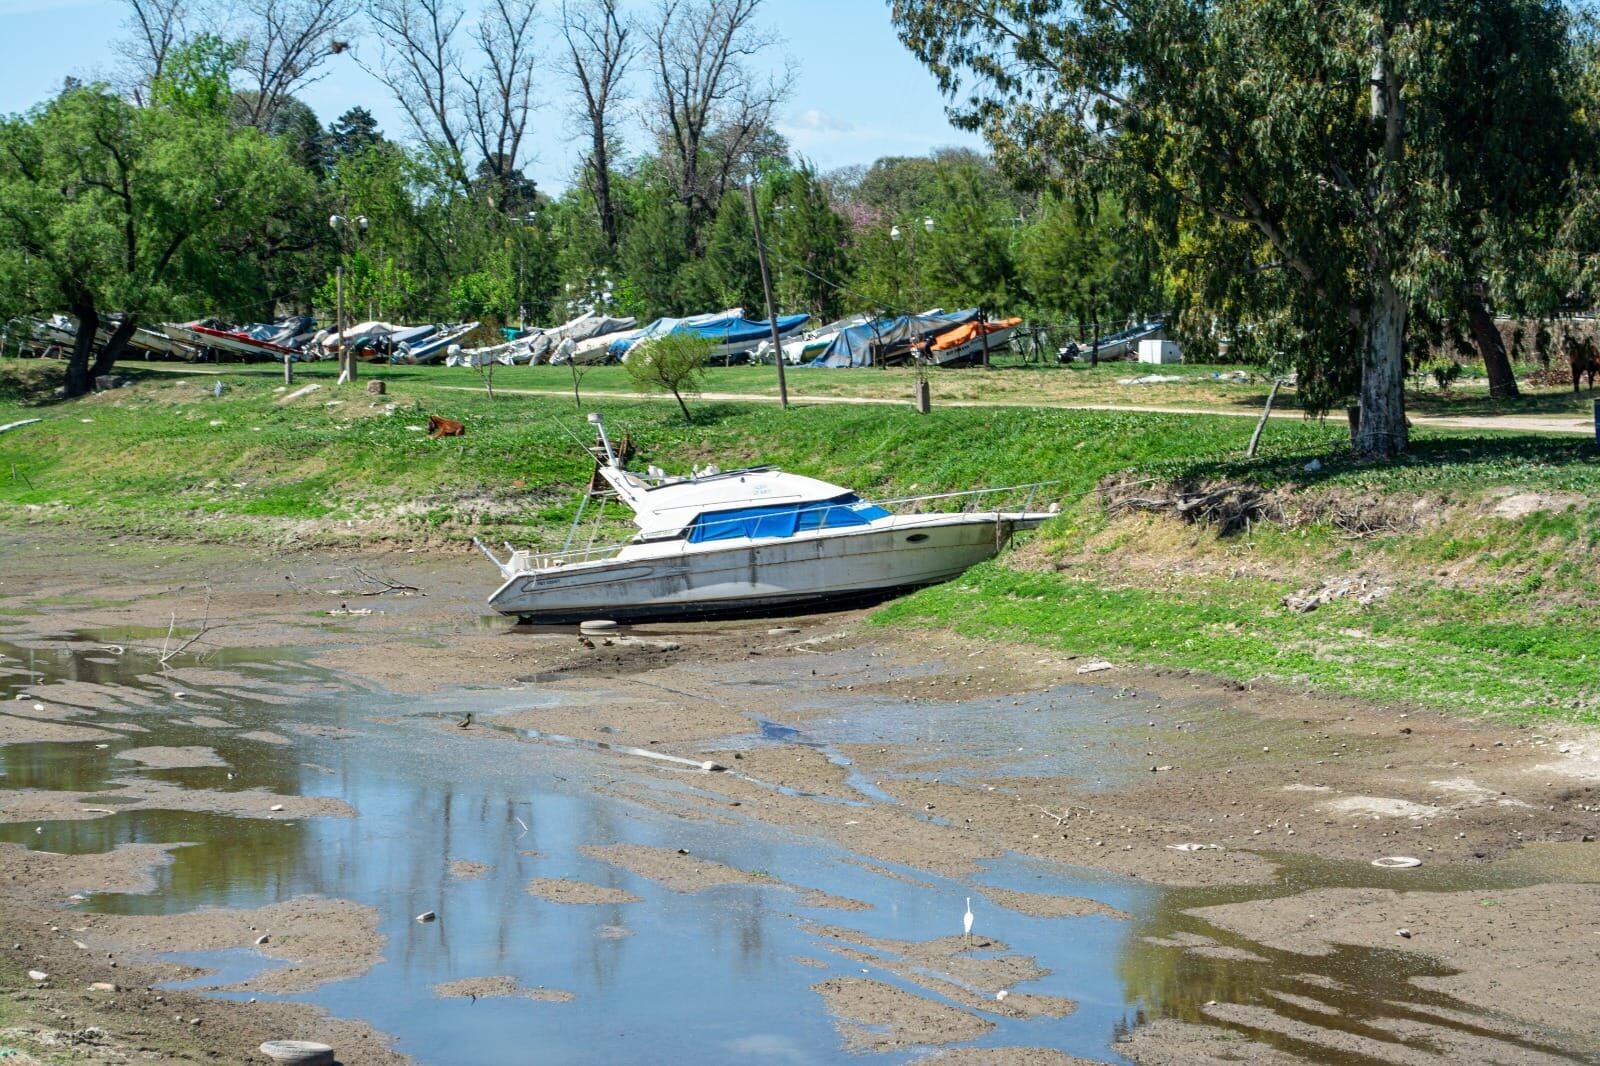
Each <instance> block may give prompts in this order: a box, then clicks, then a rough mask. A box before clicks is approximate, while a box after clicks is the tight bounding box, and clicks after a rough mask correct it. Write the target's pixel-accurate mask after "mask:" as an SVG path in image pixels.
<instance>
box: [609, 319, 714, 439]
mask: <svg viewBox="0 0 1600 1066" xmlns="http://www.w3.org/2000/svg"><path fill="white" fill-rule="evenodd" d="M712 347H713V346H712V344H711V342H710V341H708V340H706V339H705V338H704V337H697V336H695V335H694V334H692V333H669V334H667V335H666V336H664V337H658V338H657V339H655V340H653V341H651V342H649V343H648V344H644V345H641V346H640V347H638V348H635V349H634V351H633V353H632V354H631V355H629V356H628V361H627V363H626V364H624V365H625V366H627V368H628V377H629V378H630V379H632V381H633V384H634V385H635V386H636V387H637V388H640V389H651V390H656V391H660V392H670V393H672V398H673V399H674V400H677V401H678V407H679V408H680V409H682V411H683V420H684V421H685V422H693V421H694V418H693V417H692V416H691V415H690V414H689V405H688V404H686V403H684V402H683V395H684V393H686V392H687V393H696V392H699V391H700V383H701V382H702V381H703V380H704V379H705V373H706V366H707V365H708V364H709V363H710V361H711V349H712Z"/></svg>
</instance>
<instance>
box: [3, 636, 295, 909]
mask: <svg viewBox="0 0 1600 1066" xmlns="http://www.w3.org/2000/svg"><path fill="white" fill-rule="evenodd" d="M90 636H91V635H87V634H74V635H72V636H70V637H67V638H62V639H70V640H73V641H74V642H75V643H76V644H78V645H79V646H78V647H73V648H51V649H46V650H42V651H41V650H31V651H30V649H27V648H21V647H18V646H16V645H12V644H6V643H0V655H5V656H7V657H8V660H9V662H10V663H12V664H15V663H21V664H23V669H21V670H8V671H7V672H6V673H5V674H4V675H0V677H3V682H0V698H3V699H5V700H7V701H9V700H12V699H14V698H15V696H16V695H17V694H18V693H20V692H24V691H27V692H29V693H30V694H33V695H36V696H37V698H38V700H39V702H42V703H44V704H45V705H46V706H47V707H72V706H83V704H81V703H77V704H75V703H73V702H72V700H73V699H76V700H79V701H81V700H83V699H85V697H86V695H87V696H91V697H92V696H93V693H88V694H84V693H78V692H72V693H69V695H70V697H71V698H70V699H62V698H57V697H54V696H52V695H51V693H50V686H51V685H56V684H60V683H62V682H74V683H81V684H88V685H95V686H97V687H99V688H100V689H101V690H103V691H104V692H105V693H106V694H107V697H108V699H109V700H111V701H113V702H110V703H109V705H108V703H107V702H105V701H99V700H97V701H95V705H94V706H88V707H86V709H89V710H94V711H97V712H99V713H98V714H97V715H77V716H72V717H70V718H66V719H64V720H65V721H66V722H67V723H68V724H73V725H82V726H87V727H91V728H92V727H95V726H96V725H98V724H99V723H100V722H104V721H107V720H127V721H130V722H133V723H135V724H137V725H140V726H142V727H144V728H145V729H146V730H147V732H143V733H134V734H128V735H123V734H119V735H118V737H117V739H115V740H108V741H105V742H104V743H106V744H107V745H108V747H106V748H104V749H102V748H98V747H96V746H95V745H94V744H91V743H72V744H61V743H50V744H13V745H6V746H0V767H3V768H4V770H5V775H6V776H5V784H6V786H7V787H9V788H30V789H39V790H42V791H66V792H88V793H90V795H89V796H86V797H84V798H83V801H82V806H89V807H102V808H109V809H112V810H115V809H116V808H117V806H118V804H119V801H121V799H122V797H120V796H119V795H118V793H119V791H120V790H121V789H122V787H123V786H122V784H121V782H123V781H127V782H139V781H160V782H165V783H167V784H169V785H174V786H177V787H181V788H186V789H216V790H221V791H239V790H245V789H253V788H260V789H265V790H267V791H270V792H273V793H281V794H285V795H297V794H301V793H305V792H309V791H312V790H309V789H306V788H305V787H304V786H305V784H306V780H305V779H306V776H307V774H308V773H309V772H310V771H307V770H306V768H305V767H304V766H302V765H301V764H300V762H299V761H298V758H299V756H298V755H297V753H296V752H295V751H294V750H293V748H291V747H286V746H285V747H280V746H277V745H271V744H264V743H261V742H259V741H250V740H241V739H239V738H238V736H237V733H238V732H239V731H242V730H246V729H248V728H250V725H249V724H248V720H249V719H263V718H270V717H272V709H271V707H270V706H269V705H266V704H262V703H257V702H252V701H250V700H249V699H248V698H247V697H242V696H241V695H240V694H239V691H238V690H237V689H234V688H232V687H231V686H230V687H229V688H228V689H226V690H220V689H217V688H216V687H214V686H209V685H206V684H204V683H185V684H184V685H183V686H182V688H183V690H184V691H186V692H187V693H188V695H189V697H190V698H189V699H187V700H185V701H183V702H181V703H180V702H179V701H178V700H177V699H176V698H175V697H174V696H173V691H174V688H175V686H174V682H173V681H172V680H171V679H170V678H168V677H165V676H163V675H162V673H161V671H160V666H159V663H157V662H156V658H155V656H154V655H153V654H149V653H143V652H138V651H134V650H131V649H130V650H128V651H126V652H125V653H124V654H123V655H120V656H117V655H114V654H112V653H111V652H109V651H107V650H105V648H104V647H103V646H102V645H104V644H105V643H107V641H108V640H109V638H108V637H107V636H106V635H105V634H95V635H92V639H88V638H89V637H90ZM85 644H87V646H83V645H85ZM233 658H234V659H236V660H238V661H237V662H236V664H235V667H236V671H237V672H235V673H230V674H226V675H222V676H224V677H227V678H228V679H229V680H230V681H237V682H238V683H240V684H241V685H243V686H246V687H255V686H259V687H260V688H261V689H262V690H263V694H267V693H270V691H271V690H272V689H274V688H276V686H277V685H278V684H279V683H287V684H290V685H292V684H295V683H296V682H298V681H300V680H303V678H302V677H301V676H300V674H301V673H303V672H302V671H299V670H297V669H296V668H295V667H294V666H293V665H292V664H285V663H281V662H278V661H277V659H278V658H281V656H277V655H276V654H275V653H259V654H255V655H236V656H233ZM246 664H249V665H246ZM212 665H213V666H215V665H218V664H216V663H213V664H212ZM257 674H261V675H266V676H270V677H273V678H274V680H271V681H268V680H266V679H265V677H257V676H255V675H257ZM118 693H123V694H125V698H126V702H125V704H123V705H118V704H117V703H116V702H114V701H115V699H116V695H117V694H118ZM219 714H226V715H227V719H228V720H229V721H230V722H232V723H234V724H236V725H238V726H239V730H231V729H214V728H213V729H205V728H201V727H195V726H191V725H187V724H184V720H186V719H189V718H192V717H194V716H195V715H211V716H216V715H219ZM175 719H176V720H178V721H176V722H175V721H174V720H175ZM52 720H63V719H56V718H54V717H53V716H52ZM153 746H204V747H211V748H214V749H216V751H217V753H218V754H219V755H220V756H221V757H222V758H223V759H224V760H226V761H227V762H228V764H229V768H227V769H219V768H188V769H179V770H164V771H161V770H141V769H140V768H139V766H138V765H137V764H136V763H133V762H130V761H127V760H121V759H118V758H116V755H117V752H118V751H120V750H124V749H127V748H133V747H153ZM230 773H231V774H232V779H231V780H230V779H229V775H230ZM36 828H42V829H43V830H44V831H43V832H42V833H40V832H36V831H35V829H36ZM314 838H315V834H314V832H312V831H311V830H310V829H309V828H308V827H307V825H306V824H305V823H304V822H303V821H299V820H297V821H294V822H288V821H284V820H276V819H259V818H242V817H232V816H228V815H223V814H217V813H211V812H205V811H176V810H154V809H152V810H130V811H127V812H126V813H117V814H111V815H97V816H94V817H91V818H87V819H84V820H78V821H72V820H66V821H54V822H45V823H42V824H37V825H36V824H35V823H32V822H30V823H28V824H26V825H17V824H13V825H4V826H0V840H5V841H12V842H17V843H22V844H25V845H26V846H28V847H30V848H34V849H36V850H43V851H52V852H57V853H60V854H69V855H70V854H86V853H102V852H107V851H111V850H113V849H114V848H117V847H119V846H120V845H123V844H130V843H144V844H186V845H189V846H186V847H182V848H178V849H177V850H176V851H175V852H174V853H173V862H172V863H171V864H170V865H168V866H166V867H163V868H161V869H159V870H157V871H156V873H155V877H156V882H157V885H158V890H157V891H156V892H153V893H149V894H144V895H127V896H120V895H119V896H105V897H101V898H99V899H97V900H96V901H95V904H94V905H95V908H96V909H97V910H103V911H106V912H109V913H174V912H178V911H185V910H190V909H193V908H194V907H197V906H204V905H226V904H239V905H247V906H254V905H258V904H261V903H266V902H272V901H274V900H278V899H283V898H287V897H288V896H291V895H293V894H295V893H296V892H297V891H306V890H308V886H311V885H313V884H316V883H320V882H321V880H322V874H323V872H324V871H322V870H321V866H322V863H323V861H324V859H323V854H322V852H321V850H320V849H319V848H317V847H315V846H313V845H312V841H313V840H314Z"/></svg>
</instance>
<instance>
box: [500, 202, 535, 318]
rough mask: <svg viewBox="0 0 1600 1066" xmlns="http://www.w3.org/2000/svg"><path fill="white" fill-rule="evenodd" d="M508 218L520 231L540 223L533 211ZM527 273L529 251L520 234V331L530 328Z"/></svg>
mask: <svg viewBox="0 0 1600 1066" xmlns="http://www.w3.org/2000/svg"><path fill="white" fill-rule="evenodd" d="M506 217H508V218H509V219H511V222H512V224H513V225H515V226H516V227H517V228H518V229H519V230H525V229H528V228H529V227H531V226H534V225H536V224H537V223H538V221H539V216H538V215H536V214H534V212H533V211H532V210H531V209H530V210H528V211H526V212H525V213H523V214H520V215H508V216H506ZM527 271H528V249H527V247H526V246H525V245H524V242H523V239H522V235H521V234H520V233H519V234H518V235H517V329H518V330H525V329H527V328H528V296H527V291H528V290H527V281H526V280H525V279H526V276H527Z"/></svg>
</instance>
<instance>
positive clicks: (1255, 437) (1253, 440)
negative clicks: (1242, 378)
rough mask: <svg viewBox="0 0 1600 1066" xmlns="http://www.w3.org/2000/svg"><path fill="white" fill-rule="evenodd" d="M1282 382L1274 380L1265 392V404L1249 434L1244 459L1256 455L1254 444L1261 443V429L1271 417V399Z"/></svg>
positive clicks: (1276, 393) (1273, 398) (1274, 397)
mask: <svg viewBox="0 0 1600 1066" xmlns="http://www.w3.org/2000/svg"><path fill="white" fill-rule="evenodd" d="M1282 384H1283V382H1282V381H1274V382H1273V383H1272V391H1271V392H1269V393H1267V406H1265V407H1263V408H1262V409H1261V421H1259V422H1257V423H1256V431H1255V432H1254V433H1252V434H1250V448H1249V450H1247V451H1246V452H1245V453H1244V457H1245V458H1246V459H1254V458H1255V457H1256V446H1257V445H1259V444H1260V443H1261V431H1262V430H1263V429H1266V428H1267V419H1269V418H1271V417H1272V401H1273V400H1276V399H1277V398H1278V386H1280V385H1282Z"/></svg>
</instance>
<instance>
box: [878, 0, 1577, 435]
mask: <svg viewBox="0 0 1600 1066" xmlns="http://www.w3.org/2000/svg"><path fill="white" fill-rule="evenodd" d="M892 6H893V12H894V17H895V20H896V22H897V24H898V26H899V28H900V33H901V37H902V39H903V40H904V41H905V42H906V44H907V45H908V46H910V47H911V49H912V50H913V51H914V52H916V53H917V54H918V55H919V56H920V57H921V58H922V59H923V61H924V62H925V63H926V64H927V65H928V67H929V68H930V70H931V71H932V72H933V73H934V74H935V76H936V77H937V78H938V79H939V81H940V83H941V85H942V86H943V87H944V88H945V90H946V91H947V92H950V93H952V94H953V93H956V92H957V91H960V92H962V93H963V94H964V95H963V96H962V98H961V99H960V100H959V101H958V106H957V108H956V116H957V121H958V122H960V123H961V124H963V125H965V126H966V127H968V128H971V129H975V130H981V131H982V132H983V134H984V135H985V137H986V138H987V140H988V141H989V143H990V145H991V146H992V147H993V148H994V150H995V152H996V156H997V158H998V160H999V161H1000V163H1001V164H1002V166H1003V167H1004V168H1005V169H1006V170H1007V171H1008V172H1009V173H1010V174H1012V175H1013V176H1015V177H1016V178H1017V179H1018V180H1020V181H1024V182H1029V183H1033V184H1054V185H1065V186H1070V187H1072V188H1073V189H1075V190H1080V191H1083V192H1087V193H1094V192H1098V191H1100V190H1103V189H1106V188H1107V187H1112V186H1114V187H1115V188H1117V189H1118V191H1119V192H1120V193H1121V194H1122V195H1123V197H1124V199H1125V203H1126V204H1127V206H1128V207H1129V208H1130V209H1132V210H1133V211H1135V212H1137V213H1138V214H1139V215H1140V216H1141V217H1143V218H1145V219H1148V220H1149V221H1150V224H1151V225H1153V226H1155V227H1157V229H1158V231H1159V232H1161V233H1162V234H1164V235H1165V236H1166V237H1167V238H1168V240H1169V241H1173V240H1175V238H1176V237H1177V236H1178V235H1179V234H1183V235H1184V236H1185V237H1186V238H1187V239H1188V241H1189V243H1190V248H1191V249H1192V250H1194V251H1196V252H1198V253H1200V254H1197V255H1193V256H1191V257H1190V258H1189V259H1188V261H1187V268H1188V270H1189V271H1190V272H1191V273H1192V274H1193V276H1194V283H1193V284H1191V285H1190V286H1189V291H1190V293H1191V294H1193V295H1194V297H1195V298H1194V299H1191V301H1190V310H1191V312H1192V314H1191V318H1192V319H1193V318H1196V317H1202V318H1203V317H1204V310H1205V309H1207V308H1211V307H1215V306H1216V304H1217V302H1218V301H1221V302H1222V307H1223V314H1221V315H1218V316H1216V317H1217V321H1216V322H1214V323H1212V325H1213V326H1220V327H1221V328H1223V329H1227V330H1229V331H1230V332H1231V331H1233V330H1234V329H1238V330H1239V331H1240V332H1246V331H1248V332H1250V333H1252V334H1254V335H1255V336H1256V338H1257V339H1258V340H1259V341H1261V343H1260V345H1259V347H1258V348H1257V353H1258V354H1259V355H1261V356H1263V357H1265V358H1268V359H1273V360H1275V361H1276V360H1282V361H1288V362H1292V363H1293V364H1294V365H1295V367H1296V368H1297V369H1298V370H1299V371H1300V377H1301V381H1302V382H1303V383H1308V384H1311V385H1312V386H1314V387H1312V388H1308V389H1307V390H1306V392H1307V394H1308V395H1310V396H1312V397H1314V398H1315V399H1316V400H1318V401H1319V402H1320V403H1322V404H1324V405H1327V406H1332V405H1334V404H1335V403H1337V402H1338V400H1339V399H1340V398H1341V397H1340V390H1341V389H1342V388H1346V387H1347V386H1348V385H1349V384H1352V383H1353V384H1354V385H1355V386H1356V388H1357V389H1358V391H1359V394H1360V399H1361V406H1362V418H1361V423H1360V433H1359V435H1358V437H1357V440H1356V444H1357V446H1358V447H1360V448H1361V449H1362V450H1363V451H1366V452H1368V453H1370V454H1374V455H1380V456H1387V455H1392V454H1394V453H1395V452H1397V451H1400V450H1403V449H1404V447H1405V444H1406V440H1407V431H1406V423H1405V418H1404V398H1403V382H1404V368H1405V367H1404V353H1403V348H1402V344H1403V337H1404V334H1405V327H1406V318H1407V314H1408V312H1410V311H1412V310H1413V309H1414V308H1422V307H1426V306H1427V305H1428V304H1429V303H1430V302H1438V301H1445V300H1449V299H1452V298H1453V295H1452V294H1454V293H1457V292H1460V291H1461V290H1462V287H1463V285H1465V284H1466V283H1467V282H1469V281H1471V280H1472V275H1473V271H1474V270H1475V269H1476V268H1477V261H1476V257H1475V256H1473V255H1468V254H1465V253H1466V251H1467V250H1469V249H1475V248H1476V247H1477V246H1478V245H1479V244H1480V241H1481V235H1483V234H1485V233H1493V232H1495V225H1494V223H1495V222H1496V220H1509V219H1514V218H1516V217H1517V215H1518V212H1517V210H1516V208H1515V207H1514V206H1513V205H1515V204H1516V203H1517V200H1518V197H1519V196H1520V195H1521V191H1520V190H1519V189H1518V185H1519V183H1520V182H1522V181H1524V180H1525V179H1526V175H1527V172H1528V168H1529V167H1530V166H1531V167H1533V168H1537V167H1538V166H1540V164H1537V163H1533V164H1525V163H1522V162H1519V159H1520V158H1521V156H1520V153H1521V147H1520V145H1521V143H1522V139H1523V138H1524V136H1529V137H1530V139H1531V140H1532V141H1533V142H1534V143H1544V142H1545V141H1546V139H1548V140H1552V141H1555V140H1559V137H1560V129H1561V128H1562V127H1563V126H1565V125H1566V124H1567V122H1568V118H1567V115H1568V109H1567V108H1565V107H1563V106H1561V99H1560V95H1559V93H1558V94H1557V95H1556V98H1555V99H1554V100H1553V101H1552V98H1551V96H1550V94H1548V93H1544V92H1540V91H1539V90H1540V87H1541V86H1542V85H1544V84H1548V83H1554V84H1556V85H1560V84H1561V83H1562V82H1563V81H1564V80H1565V76H1564V72H1563V69H1562V67H1563V64H1564V63H1565V53H1564V50H1563V49H1562V48H1561V47H1559V45H1554V46H1553V45H1552V44H1551V42H1557V41H1560V40H1561V39H1563V38H1564V37H1565V34H1566V26H1567V21H1568V14H1567V12H1568V9H1567V7H1566V5H1563V4H1561V3H1559V2H1557V0H1503V2H1498V3H1494V4H1482V3H1476V2H1471V0H1424V2H1419V3H1411V4H1408V5H1404V7H1403V9H1402V10H1396V9H1395V8H1394V7H1393V5H1386V4H1383V3H1378V2H1376V0H1351V2H1349V3H1345V4H1343V5H1342V6H1340V7H1339V8H1338V9H1337V10H1336V11H1333V10H1329V9H1326V8H1324V7H1322V6H1319V5H1307V4H1302V3H1297V2H1295V0H1222V2H1220V3H1207V4H1200V3H1195V2H1193V0H1150V2H1149V3H1146V4H1144V5H1143V6H1141V7H1140V8H1139V9H1138V12H1137V14H1136V15H1132V16H1130V15H1129V13H1128V11H1127V10H1126V9H1124V8H1121V7H1118V6H1111V5H1097V4H1090V5H1080V4H1078V3H1075V2H1072V0H894V3H893V5H892ZM1518 94H1527V95H1529V96H1531V97H1533V98H1535V99H1539V100H1542V101H1544V102H1543V103H1541V104H1539V105H1537V107H1538V110H1537V111H1536V112H1531V113H1530V112H1524V111H1522V110H1520V107H1521V105H1520V103H1509V102H1506V101H1508V100H1509V99H1510V98H1511V97H1514V96H1517V95H1518ZM1502 108H1505V109H1510V110H1511V111H1513V112H1514V113H1515V115H1516V117H1517V118H1518V119H1520V120H1522V121H1519V122H1517V123H1507V122H1502V121H1501V116H1500V114H1499V112H1500V110H1501V109H1502ZM1529 125H1533V126H1537V127H1538V128H1539V130H1540V131H1541V132H1531V133H1530V131H1529V129H1528V127H1529ZM1464 205H1466V206H1469V207H1470V208H1471V209H1470V210H1466V211H1464V210H1463V206H1464ZM1196 216H1198V217H1199V218H1200V219H1203V221H1197V220H1196ZM1435 310H1437V309H1435ZM1350 395H1351V394H1350V392H1349V391H1346V392H1344V398H1348V397H1349V396H1350Z"/></svg>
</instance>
